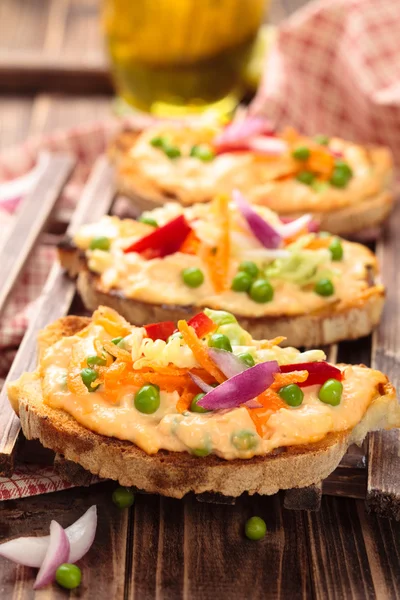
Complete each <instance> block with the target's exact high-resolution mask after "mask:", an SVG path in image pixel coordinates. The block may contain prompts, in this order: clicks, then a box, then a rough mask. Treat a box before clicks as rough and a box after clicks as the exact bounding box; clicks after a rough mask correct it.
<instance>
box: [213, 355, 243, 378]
mask: <svg viewBox="0 0 400 600" xmlns="http://www.w3.org/2000/svg"><path fill="white" fill-rule="evenodd" d="M208 353H209V355H210V356H211V358H212V360H213V362H214V363H215V364H216V365H217V367H218V368H219V370H220V371H222V372H223V374H224V375H225V377H227V378H228V379H229V377H234V375H239V373H243V371H245V370H246V369H248V368H249V367H248V366H247V365H246V363H245V362H243V361H242V360H240V358H238V357H237V356H235V355H234V354H233V353H232V352H228V351H227V350H222V349H218V348H209V350H208Z"/></svg>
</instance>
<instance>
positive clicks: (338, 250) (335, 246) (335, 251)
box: [329, 237, 343, 260]
mask: <svg viewBox="0 0 400 600" xmlns="http://www.w3.org/2000/svg"><path fill="white" fill-rule="evenodd" d="M329 250H330V253H331V255H332V260H342V258H343V246H342V242H341V241H340V239H339V238H336V237H335V238H333V240H332V242H331V243H330V246H329Z"/></svg>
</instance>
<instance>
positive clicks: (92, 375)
mask: <svg viewBox="0 0 400 600" xmlns="http://www.w3.org/2000/svg"><path fill="white" fill-rule="evenodd" d="M81 377H82V381H83V383H84V384H85V385H86V387H87V389H88V390H89V392H95V391H96V390H97V388H98V387H99V386H96V387H92V385H91V384H92V383H93V382H94V381H96V379H97V377H98V375H97V371H95V370H94V369H82V371H81Z"/></svg>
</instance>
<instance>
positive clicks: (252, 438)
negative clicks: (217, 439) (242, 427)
mask: <svg viewBox="0 0 400 600" xmlns="http://www.w3.org/2000/svg"><path fill="white" fill-rule="evenodd" d="M231 442H232V444H233V445H234V446H235V448H236V449H237V450H243V451H245V450H253V448H255V447H256V446H257V445H258V439H257V436H256V434H255V433H253V432H252V431H240V432H239V433H234V434H233V435H232V437H231Z"/></svg>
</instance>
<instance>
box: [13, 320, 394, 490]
mask: <svg viewBox="0 0 400 600" xmlns="http://www.w3.org/2000/svg"><path fill="white" fill-rule="evenodd" d="M87 324H88V319H86V318H83V317H65V318H63V319H59V320H58V321H56V322H55V323H54V324H52V325H50V326H49V327H47V328H46V329H45V330H44V331H43V332H41V335H40V340H39V342H40V349H41V351H43V350H44V349H45V348H46V346H49V345H52V344H54V343H55V341H56V340H57V339H58V338H62V337H63V336H65V335H73V334H74V333H77V332H78V331H79V330H81V329H83V328H84V327H85V326H86V325H87ZM365 368H367V367H365ZM375 392H376V393H375V395H374V397H373V398H372V399H371V403H370V405H369V407H368V409H367V411H366V413H365V414H364V417H363V419H362V420H361V421H360V422H359V423H358V425H357V426H356V427H355V428H354V429H352V430H347V431H343V432H341V433H337V434H329V435H327V436H326V437H325V438H324V439H323V440H321V441H320V442H317V443H313V444H308V445H303V446H300V445H299V446H292V447H288V448H281V449H279V451H276V452H274V453H272V454H269V455H267V456H260V457H254V458H251V459H248V460H231V461H226V460H223V459H220V458H218V457H217V456H214V455H210V456H207V457H205V458H201V459H199V458H197V457H195V456H192V455H190V454H187V453H185V452H168V451H159V452H158V453H157V454H155V455H151V456H150V455H148V454H146V453H145V452H144V451H142V450H141V449H139V448H138V447H136V446H135V445H134V444H132V443H130V442H126V441H120V440H118V439H114V438H108V437H105V436H102V435H99V434H96V433H93V432H91V431H89V430H88V429H86V428H84V427H83V426H81V425H80V424H79V423H78V422H77V421H75V419H73V418H72V417H71V416H69V415H68V414H67V413H65V412H64V411H62V410H55V409H52V408H50V407H48V406H47V405H46V404H44V402H43V396H42V388H41V379H40V375H39V373H38V372H35V373H26V374H24V375H22V377H21V378H20V379H19V380H18V381H16V382H14V383H12V384H10V385H9V387H8V394H9V398H10V401H11V403H12V405H13V408H14V410H15V411H16V412H17V413H18V414H19V416H20V419H21V425H22V430H23V432H24V435H25V436H26V437H27V438H28V439H38V440H40V442H41V443H42V444H43V446H45V447H47V448H51V449H52V450H54V451H55V452H57V453H59V454H61V455H63V456H64V457H65V458H66V459H68V460H71V461H73V462H76V463H78V464H80V465H81V466H82V467H84V468H85V469H87V470H88V471H90V472H91V473H93V474H94V475H98V476H100V477H104V478H109V479H114V480H117V481H119V483H120V484H121V485H124V486H136V487H137V488H139V489H141V490H143V491H146V492H150V493H157V494H162V495H165V496H171V497H174V498H182V497H183V496H184V495H185V494H187V493H189V492H195V493H203V492H214V493H220V494H223V495H226V496H234V497H236V496H239V495H240V494H242V493H244V492H248V493H249V494H255V493H258V494H263V495H270V494H274V493H276V492H277V491H278V490H280V489H289V488H293V487H306V486H309V485H311V484H314V483H318V482H320V481H321V480H322V479H324V478H325V477H327V476H328V475H329V474H330V473H331V472H332V471H333V470H334V469H335V468H336V467H337V465H338V464H339V462H340V460H341V459H342V457H343V455H344V454H345V452H346V450H347V448H348V446H349V445H350V444H352V443H354V442H355V443H358V444H359V443H361V442H362V440H363V439H364V437H365V436H366V434H367V433H368V432H369V431H373V430H376V429H382V428H389V427H393V426H396V425H398V424H399V423H400V417H399V407H398V402H397V399H396V395H395V391H394V388H393V386H392V385H391V384H390V382H389V381H386V383H384V384H380V385H379V386H378V387H377V389H376V390H375Z"/></svg>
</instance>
